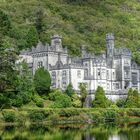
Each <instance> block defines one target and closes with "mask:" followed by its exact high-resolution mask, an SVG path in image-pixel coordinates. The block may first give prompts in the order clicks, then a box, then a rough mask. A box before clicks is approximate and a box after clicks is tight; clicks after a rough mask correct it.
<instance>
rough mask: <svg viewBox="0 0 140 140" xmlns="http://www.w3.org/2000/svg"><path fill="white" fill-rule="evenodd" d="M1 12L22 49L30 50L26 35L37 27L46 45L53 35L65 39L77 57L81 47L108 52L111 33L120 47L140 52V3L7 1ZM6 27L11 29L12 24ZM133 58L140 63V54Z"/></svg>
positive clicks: (119, 0)
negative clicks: (106, 41)
mask: <svg viewBox="0 0 140 140" xmlns="http://www.w3.org/2000/svg"><path fill="white" fill-rule="evenodd" d="M13 7H14V8H13ZM0 9H2V11H5V13H6V14H7V15H8V17H10V19H11V21H12V26H14V30H13V31H12V33H11V34H12V36H13V33H14V32H16V34H14V36H16V39H15V41H16V43H17V44H18V46H20V47H19V48H22V49H23V48H27V47H31V46H30V45H32V43H31V41H29V40H26V35H27V36H28V31H29V30H30V29H31V27H34V28H36V30H37V33H38V36H39V39H40V40H41V41H43V42H46V41H48V43H49V41H50V36H51V35H53V34H56V33H57V34H60V35H62V36H63V44H64V45H67V46H68V48H69V49H70V52H71V54H76V55H78V54H79V53H80V46H81V45H82V44H84V45H86V48H87V49H88V50H89V51H92V52H94V53H97V54H98V53H101V52H103V51H105V49H106V47H105V46H106V45H105V35H106V33H108V32H113V33H114V34H115V39H116V46H117V47H128V48H130V49H131V50H132V51H133V52H134V53H135V52H139V48H140V32H139V30H140V29H139V28H140V22H139V15H140V10H139V9H140V2H139V1H130V0H115V1H112V0H61V1H58V0H42V1H38V0H29V1H27V0H24V1H23V0H18V1H11V0H6V1H0ZM6 18H7V17H4V19H6ZM0 23H2V22H1V21H0ZM4 24H5V23H4ZM7 27H8V28H9V27H10V24H9V20H7ZM3 29H4V28H3ZM3 29H2V30H3ZM4 30H5V29H4ZM7 31H8V30H6V32H7ZM6 32H5V31H4V33H6ZM31 34H32V33H31ZM31 36H32V35H31ZM27 38H28V37H27ZM33 40H34V39H33ZM35 42H36V41H35ZM33 44H34V41H33ZM134 58H135V59H136V60H137V62H139V63H140V61H139V60H140V55H139V53H135V54H134Z"/></svg>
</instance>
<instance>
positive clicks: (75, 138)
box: [0, 123, 140, 140]
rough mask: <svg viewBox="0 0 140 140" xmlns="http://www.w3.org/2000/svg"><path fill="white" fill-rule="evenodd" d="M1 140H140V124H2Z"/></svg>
mask: <svg viewBox="0 0 140 140" xmlns="http://www.w3.org/2000/svg"><path fill="white" fill-rule="evenodd" d="M0 140H140V125H139V123H137V124H121V125H119V126H118V125H115V124H102V125H101V124H100V125H97V124H94V125H83V124H77V125H54V126H47V125H41V124H36V125H30V126H26V127H25V126H0Z"/></svg>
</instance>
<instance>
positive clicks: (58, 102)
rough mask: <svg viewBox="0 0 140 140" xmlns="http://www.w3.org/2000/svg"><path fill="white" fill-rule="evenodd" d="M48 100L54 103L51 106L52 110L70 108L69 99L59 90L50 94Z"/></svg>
mask: <svg viewBox="0 0 140 140" xmlns="http://www.w3.org/2000/svg"><path fill="white" fill-rule="evenodd" d="M49 99H50V100H52V101H54V104H53V105H52V107H53V108H66V107H71V106H72V102H71V98H70V97H69V96H68V95H66V94H64V93H62V92H61V91H59V90H56V91H55V92H53V93H50V94H49Z"/></svg>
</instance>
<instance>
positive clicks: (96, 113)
mask: <svg viewBox="0 0 140 140" xmlns="http://www.w3.org/2000/svg"><path fill="white" fill-rule="evenodd" d="M89 115H91V118H92V120H93V121H95V122H102V121H103V115H102V114H101V112H100V111H94V112H91V113H90V114H89Z"/></svg>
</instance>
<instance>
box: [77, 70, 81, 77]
mask: <svg viewBox="0 0 140 140" xmlns="http://www.w3.org/2000/svg"><path fill="white" fill-rule="evenodd" d="M77 77H78V78H81V71H80V70H78V71H77Z"/></svg>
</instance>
